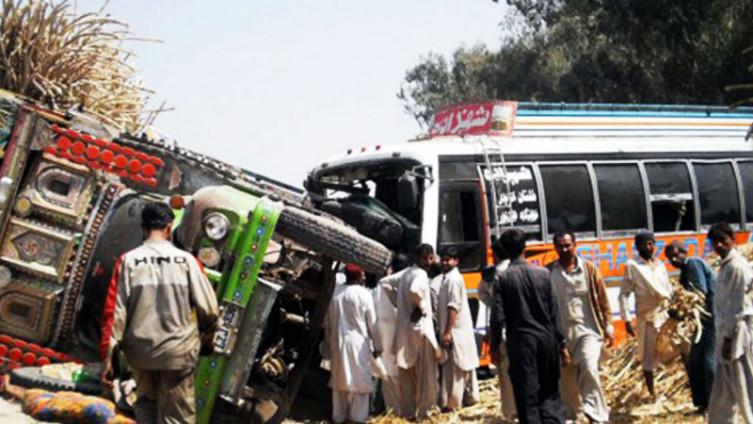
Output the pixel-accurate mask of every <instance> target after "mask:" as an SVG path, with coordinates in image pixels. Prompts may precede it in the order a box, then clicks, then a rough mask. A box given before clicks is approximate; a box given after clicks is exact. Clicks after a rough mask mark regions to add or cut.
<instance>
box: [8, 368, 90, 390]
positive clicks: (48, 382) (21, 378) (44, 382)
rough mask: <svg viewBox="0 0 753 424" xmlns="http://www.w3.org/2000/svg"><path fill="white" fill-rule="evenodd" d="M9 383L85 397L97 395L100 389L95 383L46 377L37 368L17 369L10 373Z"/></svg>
mask: <svg viewBox="0 0 753 424" xmlns="http://www.w3.org/2000/svg"><path fill="white" fill-rule="evenodd" d="M10 383H11V384H15V385H16V386H21V387H26V388H28V389H45V390H49V391H53V392H60V391H67V392H79V393H83V394H86V395H99V394H100V393H102V387H101V386H100V385H99V384H96V383H76V382H75V381H69V380H60V379H57V378H52V377H48V376H46V375H44V374H42V372H41V368H39V367H24V368H17V369H15V370H13V371H12V372H11V373H10Z"/></svg>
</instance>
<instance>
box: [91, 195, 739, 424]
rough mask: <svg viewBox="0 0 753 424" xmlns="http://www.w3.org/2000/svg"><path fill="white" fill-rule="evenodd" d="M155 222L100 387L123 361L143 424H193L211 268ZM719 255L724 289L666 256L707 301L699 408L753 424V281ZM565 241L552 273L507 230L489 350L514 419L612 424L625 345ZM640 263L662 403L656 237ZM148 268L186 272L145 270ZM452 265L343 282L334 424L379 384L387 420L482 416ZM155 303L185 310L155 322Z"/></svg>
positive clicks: (589, 267) (591, 278)
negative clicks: (612, 375)
mask: <svg viewBox="0 0 753 424" xmlns="http://www.w3.org/2000/svg"><path fill="white" fill-rule="evenodd" d="M141 218H142V227H143V229H144V240H145V241H144V243H143V245H142V246H141V247H139V248H137V249H134V250H132V251H130V252H128V253H126V254H124V255H123V256H122V257H121V258H120V259H119V260H118V263H117V264H116V266H115V272H114V275H113V278H112V282H111V284H110V287H109V293H108V298H107V304H106V306H105V313H104V323H103V336H102V346H101V354H102V359H103V370H102V381H103V382H104V383H105V385H109V384H111V379H112V375H111V369H112V359H113V351H114V349H115V347H118V348H119V349H121V350H122V351H123V352H124V353H125V356H126V359H127V360H128V362H129V364H130V365H131V367H132V370H133V375H134V378H135V379H136V383H137V395H138V401H137V402H136V404H135V405H134V408H135V412H136V417H137V420H138V422H140V423H141V422H143V423H151V422H161V423H189V422H195V414H196V409H195V404H194V396H193V390H194V370H195V367H196V362H197V359H198V356H199V353H200V350H205V351H207V350H211V348H209V347H208V346H211V343H210V342H208V340H210V339H211V335H212V334H213V332H214V328H215V326H216V324H217V319H218V307H217V300H216V297H215V295H214V293H213V290H212V287H211V284H210V283H209V281H208V280H207V277H206V275H204V272H203V270H202V269H201V265H200V264H199V263H198V261H196V260H195V258H192V257H191V256H190V254H188V253H186V252H184V251H182V250H179V249H177V248H176V247H174V246H173V245H172V244H171V243H170V241H169V236H170V233H171V230H172V222H173V219H174V215H173V213H172V210H171V209H170V208H169V207H168V206H167V205H164V204H161V203H151V204H148V205H147V206H146V207H145V208H144V210H143V212H142V217H141ZM708 240H709V242H710V244H711V246H712V248H713V250H714V251H715V252H716V253H717V254H718V255H719V256H720V258H721V266H720V269H719V274H718V275H716V276H715V275H714V272H713V271H712V270H711V268H710V267H709V265H708V264H707V263H706V262H704V261H703V260H702V259H700V258H691V257H688V252H687V251H686V250H685V249H684V248H683V246H682V245H680V244H678V243H674V242H673V243H671V244H669V245H668V246H667V247H666V248H665V250H664V254H665V256H666V258H667V259H668V260H669V262H670V263H671V264H672V265H673V266H674V267H676V268H677V269H679V270H680V283H681V285H682V287H683V289H684V290H694V291H698V292H701V293H703V294H704V295H705V301H706V309H707V311H706V312H707V314H706V315H705V316H704V317H703V319H702V321H701V324H702V325H701V326H702V334H701V337H700V338H699V339H698V340H697V341H695V342H694V343H693V345H692V347H691V349H690V350H689V352H688V353H687V355H685V356H686V357H685V358H684V359H685V361H686V364H687V371H688V379H689V384H690V388H691V392H692V399H693V403H694V404H695V406H696V407H697V408H698V412H700V413H706V414H707V417H708V422H709V423H712V424H721V423H734V422H736V419H737V418H736V417H737V416H738V415H739V416H741V417H742V418H743V419H744V421H745V422H746V423H748V424H753V269H751V265H750V264H749V263H748V262H747V260H746V259H745V258H744V257H743V256H742V254H741V253H739V252H738V251H737V250H736V249H735V233H734V231H733V229H732V228H731V227H730V226H729V225H728V224H725V223H719V224H716V225H713V226H712V227H711V228H710V229H709V231H708ZM553 242H554V246H555V250H556V252H557V254H558V257H559V259H558V260H556V261H555V262H553V263H551V264H548V266H547V267H541V266H538V265H535V264H532V263H530V262H528V261H527V260H526V258H525V248H526V235H525V233H524V232H523V231H521V230H519V229H510V230H507V231H505V232H504V233H503V234H501V236H500V237H499V239H497V240H496V241H495V242H494V243H493V246H492V250H493V253H494V258H495V261H496V264H495V265H494V267H492V268H490V269H489V270H488V272H485V273H484V276H485V277H484V279H483V281H482V284H481V286H480V287H479V298H480V300H481V301H482V302H484V303H486V304H487V305H488V307H489V309H490V310H491V316H490V320H489V328H488V336H489V343H490V346H491V351H492V357H493V360H494V361H495V363H496V365H497V369H498V373H499V378H500V396H501V406H502V413H503V414H504V415H505V416H507V417H509V418H513V417H517V419H518V421H519V422H520V423H561V422H563V421H564V420H565V418H567V419H577V418H578V417H579V415H581V414H582V415H583V416H585V417H586V418H587V419H588V420H589V421H590V422H607V421H609V413H610V411H609V405H608V403H607V399H606V398H605V396H604V392H603V390H602V387H601V384H600V380H599V360H600V358H601V356H602V354H603V351H604V348H605V347H607V348H608V347H610V346H611V345H612V344H613V342H614V334H615V330H614V325H613V324H612V309H611V307H610V304H609V299H608V297H607V294H606V288H605V283H604V279H603V278H602V276H601V273H600V271H599V267H598V266H596V265H595V264H593V263H591V262H589V261H588V260H585V259H584V258H581V257H579V256H578V255H577V254H576V252H577V244H576V237H575V234H574V233H572V232H569V231H563V232H559V233H557V234H555V235H554V238H553ZM635 250H636V251H637V252H638V256H637V257H635V258H634V259H632V260H630V261H628V263H627V265H626V267H625V274H624V278H623V282H622V287H621V290H620V295H619V306H620V313H621V315H622V319H623V320H624V322H625V330H626V332H627V334H628V335H630V336H632V337H636V338H637V339H638V345H639V352H638V355H639V359H640V363H641V366H642V368H643V371H644V373H643V374H644V377H645V385H646V388H647V389H648V392H649V394H650V396H651V397H652V399H653V401H655V402H661V396H660V395H659V394H658V393H656V391H655V388H654V372H655V370H656V368H657V366H658V364H659V363H660V361H661V359H662V358H661V357H660V356H661V355H660V354H661V352H659V351H658V349H657V340H658V338H659V334H660V330H661V328H662V325H663V324H664V323H665V322H666V321H667V320H668V319H671V318H672V317H673V314H674V313H676V312H675V311H673V310H672V308H671V304H670V302H669V300H670V298H671V297H672V295H673V290H674V288H673V285H672V284H671V283H670V280H669V276H668V273H667V270H666V267H665V265H664V263H663V262H662V261H660V260H659V259H657V258H656V254H657V246H656V240H655V238H654V235H653V234H651V233H648V232H642V233H639V234H637V235H636V236H635ZM150 255H159V256H170V257H179V258H181V260H180V261H146V260H142V259H141V258H143V257H148V256H150ZM440 256H441V259H440V260H439V261H437V260H436V259H435V254H434V250H433V248H432V247H431V246H429V245H426V244H422V245H420V246H418V247H417V248H416V250H415V255H414V258H413V261H412V264H411V265H409V266H403V265H402V264H401V263H399V261H396V263H395V266H394V269H393V271H394V272H392V273H391V274H390V275H388V276H386V277H384V278H382V279H381V280H380V281H379V282H378V283H377V285H376V287H375V288H373V289H372V290H369V289H367V288H366V287H364V283H365V281H366V274H365V273H364V271H363V270H362V269H361V268H359V267H358V266H356V265H354V264H348V265H347V266H346V267H345V269H344V271H345V275H346V281H345V282H344V284H341V285H338V286H337V287H336V289H335V292H334V295H333V297H332V301H331V305H330V308H329V310H328V312H327V317H326V320H325V343H324V344H325V348H326V349H325V351H326V352H324V353H325V355H326V356H327V357H329V360H330V369H331V380H330V386H331V388H332V407H333V408H332V409H333V411H332V419H333V421H334V422H336V423H342V422H346V421H349V422H355V423H363V422H366V420H367V418H368V416H369V401H370V399H369V398H370V395H371V394H372V393H373V392H374V387H375V379H374V377H375V376H376V377H377V381H378V385H377V386H378V387H379V390H378V392H379V394H380V395H381V398H382V400H383V402H384V404H385V406H386V408H387V409H389V410H391V411H392V412H393V413H395V414H397V415H399V416H402V417H406V418H409V419H421V418H424V417H426V416H427V415H428V414H429V413H430V412H431V411H432V410H433V409H434V408H435V407H437V406H438V407H439V408H440V409H441V410H444V411H453V410H456V409H459V408H462V407H464V406H467V405H472V404H474V403H476V402H478V401H479V388H478V382H477V380H476V368H477V367H478V366H479V356H478V351H477V347H476V340H475V335H474V325H473V321H472V314H471V311H470V306H469V303H468V296H467V293H466V289H465V282H464V279H463V276H462V275H461V273H460V272H459V270H458V264H459V261H460V257H459V254H458V251H457V250H456V249H454V248H448V249H444V250H442V251H441V252H440ZM436 268H438V270H436ZM430 276H432V278H430ZM631 297H634V298H635V311H636V317H635V322H636V325H633V317H632V315H631V308H630V303H629V300H630V298H631ZM155 299H174V300H175V301H174V302H173V303H169V302H168V303H167V304H161V305H160V306H159V307H157V306H156V304H155V303H154V302H155V301H156V300H155ZM194 314H195V318H194Z"/></svg>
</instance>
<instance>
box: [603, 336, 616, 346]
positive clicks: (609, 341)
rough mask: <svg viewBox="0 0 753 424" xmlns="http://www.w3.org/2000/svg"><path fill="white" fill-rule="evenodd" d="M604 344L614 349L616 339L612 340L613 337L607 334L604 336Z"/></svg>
mask: <svg viewBox="0 0 753 424" xmlns="http://www.w3.org/2000/svg"><path fill="white" fill-rule="evenodd" d="M604 344H605V345H606V346H607V347H612V346H613V345H614V338H612V336H610V335H609V334H605V335H604Z"/></svg>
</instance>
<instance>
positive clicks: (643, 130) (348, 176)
mask: <svg viewBox="0 0 753 424" xmlns="http://www.w3.org/2000/svg"><path fill="white" fill-rule="evenodd" d="M752 123H753V108H738V109H736V110H729V109H728V108H724V107H713V106H666V105H619V104H541V103H516V102H510V101H498V102H487V103H479V104H472V105H462V106H455V107H451V108H448V109H446V110H443V111H440V112H439V113H438V115H437V117H436V118H435V120H434V123H433V125H432V126H431V128H430V131H429V134H428V135H427V136H425V137H421V138H418V139H416V140H411V141H408V142H405V143H400V144H386V145H382V146H373V147H357V146H356V147H354V148H353V149H350V150H348V151H347V152H343V154H342V155H340V156H338V157H336V158H333V159H330V160H327V161H326V162H323V163H322V164H321V165H319V166H318V167H316V168H315V169H313V170H312V171H311V172H310V174H309V176H308V179H307V181H306V188H307V190H308V196H309V198H310V199H311V201H312V202H313V203H314V204H315V205H316V206H317V207H318V208H320V209H322V210H324V211H326V212H329V213H331V214H334V215H337V216H339V217H341V218H342V219H344V220H345V221H347V222H348V223H350V224H351V225H353V226H354V227H355V228H356V229H358V230H359V231H360V232H361V233H363V234H365V235H367V236H369V237H371V238H374V239H376V240H378V241H380V242H381V243H383V244H384V245H385V246H387V247H389V248H390V249H393V250H394V251H396V252H409V251H410V250H411V249H412V248H413V247H414V246H416V245H417V244H418V243H421V242H426V243H429V244H431V245H433V246H435V247H437V248H439V249H441V248H442V247H445V246H456V247H458V248H459V249H460V251H461V255H462V258H461V265H460V268H461V271H462V272H463V273H464V276H465V279H466V285H467V287H468V290H469V294H470V296H471V297H472V298H473V297H474V296H473V295H474V293H475V291H476V289H477V287H478V282H479V280H480V271H481V270H482V269H483V268H484V267H486V266H488V265H489V264H491V252H490V244H491V241H492V239H493V237H494V236H495V235H496V234H498V233H499V232H500V231H502V230H503V229H504V228H505V227H510V226H517V227H520V228H523V229H524V230H525V231H526V232H527V233H528V237H529V246H528V248H527V256H528V257H529V259H530V260H532V261H534V262H539V263H541V264H546V263H548V262H550V261H552V260H554V259H556V255H555V253H554V251H553V246H552V243H551V237H552V235H553V234H554V232H555V231H557V230H560V229H569V230H571V231H574V232H575V234H576V235H577V238H578V251H579V254H580V255H582V256H583V257H585V258H587V259H590V260H593V261H595V262H596V263H597V264H598V265H599V266H600V267H601V270H602V272H603V273H604V275H605V278H606V280H607V284H608V286H609V287H610V289H609V293H610V298H611V300H612V307H613V309H614V312H615V314H616V313H617V301H616V298H617V294H618V286H619V281H620V279H621V276H622V272H623V269H622V268H623V265H624V263H625V262H626V261H627V260H628V259H629V258H630V257H632V255H633V254H634V252H633V246H632V244H633V236H634V235H635V233H637V232H638V231H640V230H651V231H654V232H655V233H656V234H657V242H658V244H659V248H660V249H661V248H663V245H664V243H667V242H670V241H672V240H675V239H676V240H680V241H682V242H683V243H684V244H685V245H686V246H687V248H688V250H689V253H690V254H691V255H705V254H707V253H708V252H710V249H709V248H708V246H707V245H706V243H705V231H706V229H707V228H708V226H709V225H711V224H713V223H715V222H717V221H726V222H729V223H731V224H732V225H733V226H734V227H735V228H736V229H738V230H739V233H738V242H740V243H743V242H747V241H748V239H749V237H750V234H751V233H750V229H751V227H753V145H752V144H751V135H752V133H753V126H751V124H752ZM471 303H472V308H473V310H474V311H478V310H479V309H478V308H479V307H478V300H477V299H472V300H471ZM477 315H478V313H477ZM482 315H483V314H482ZM479 321H482V322H483V320H482V319H479ZM482 327H483V325H482ZM617 328H618V333H619V329H621V326H619V325H618V326H617ZM479 330H480V331H483V328H479Z"/></svg>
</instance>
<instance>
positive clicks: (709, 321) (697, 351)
mask: <svg viewBox="0 0 753 424" xmlns="http://www.w3.org/2000/svg"><path fill="white" fill-rule="evenodd" d="M664 255H665V256H666V257H667V260H669V262H670V263H671V264H672V266H674V267H675V268H677V269H679V270H680V284H682V287H683V288H684V289H685V290H698V291H700V292H702V293H703V294H704V295H705V296H706V312H708V313H709V315H710V316H708V317H702V318H701V328H702V332H701V339H700V340H699V341H698V343H696V344H694V345H693V346H692V347H691V348H690V356H689V358H688V362H687V370H688V378H689V379H690V391H691V392H692V394H693V405H695V406H696V407H697V408H698V411H699V412H701V413H702V412H705V411H706V408H708V406H709V396H710V395H711V385H712V383H713V382H714V369H715V367H716V361H715V360H714V339H715V332H714V317H713V316H712V315H711V314H712V313H713V311H714V307H713V305H714V286H715V285H716V275H714V271H712V270H711V267H710V266H709V264H708V263H706V261H704V260H703V259H701V258H689V257H688V251H687V250H686V249H685V248H684V247H683V246H682V245H681V244H679V243H678V242H676V241H675V242H673V243H670V244H668V245H667V247H665V248H664Z"/></svg>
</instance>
